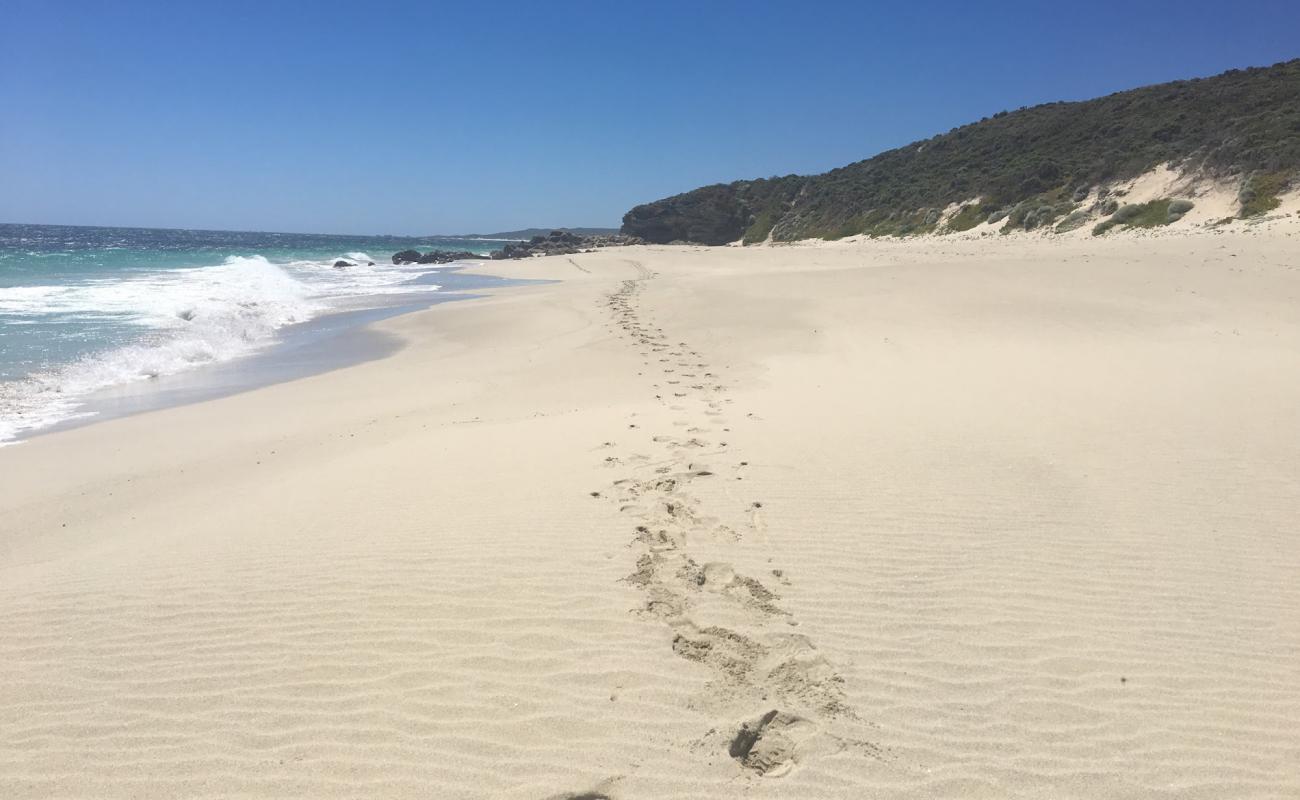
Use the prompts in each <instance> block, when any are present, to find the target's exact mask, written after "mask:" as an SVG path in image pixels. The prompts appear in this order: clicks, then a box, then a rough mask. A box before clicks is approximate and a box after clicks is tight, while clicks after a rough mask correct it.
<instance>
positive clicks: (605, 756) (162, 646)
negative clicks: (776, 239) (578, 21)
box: [0, 226, 1300, 799]
mask: <svg viewBox="0 0 1300 800" xmlns="http://www.w3.org/2000/svg"><path fill="white" fill-rule="evenodd" d="M1295 233H1296V232H1295V231H1294V230H1292V229H1290V228H1285V227H1284V226H1279V227H1278V228H1277V229H1275V230H1268V231H1258V232H1254V233H1245V234H1240V235H1233V234H1225V235H1219V234H1215V235H1214V236H1213V237H1211V236H1199V235H1197V236H1176V235H1162V236H1155V237H1145V238H1137V237H1133V238H1125V239H1119V238H1114V239H1111V238H1108V239H1106V240H1083V239H1080V240H1073V241H1068V242H1061V241H1047V240H1045V241H1043V242H1038V241H1034V240H1030V239H1028V238H1017V239H1016V240H1014V241H1013V240H1011V237H1001V238H999V239H997V240H966V241H962V240H943V239H935V240H929V241H903V242H873V243H868V244H861V243H822V244H817V245H782V246H780V247H766V248H743V249H742V248H695V247H654V246H637V247H627V248H613V249H609V250H603V251H597V252H594V253H585V254H579V255H574V256H570V257H552V258H544V259H528V260H521V261H510V262H505V261H492V262H489V263H485V264H482V265H479V266H476V267H474V268H472V269H473V270H478V269H483V270H490V271H491V272H492V274H494V275H497V276H500V277H503V278H507V279H513V278H525V277H526V278H542V279H546V280H551V281H557V282H554V283H547V284H544V285H524V286H517V287H512V288H511V289H510V290H509V291H501V292H496V291H492V292H490V293H487V294H486V295H484V296H483V297H480V298H478V299H477V300H476V302H474V303H442V304H439V306H438V307H437V308H430V309H424V310H420V311H415V312H413V313H408V314H401V315H398V316H394V317H391V318H388V319H384V320H382V321H379V322H376V323H373V324H370V325H367V326H365V327H364V330H367V331H371V332H373V333H375V334H376V335H380V336H385V337H392V338H393V339H394V340H398V341H400V342H401V346H400V347H398V348H396V349H394V350H393V351H391V352H389V353H387V354H385V355H384V356H383V357H381V358H378V359H373V360H367V361H363V362H361V363H357V364H354V365H351V366H347V367H344V368H341V369H336V370H332V371H329V372H324V373H318V374H313V375H311V376H308V377H304V378H301V379H298V380H293V381H290V382H287V383H277V384H274V385H269V386H262V387H259V388H255V389H251V390H249V391H241V392H239V393H238V394H233V395H229V396H226V397H222V398H220V399H215V400H206V401H203V402H197V403H193V404H188V405H183V406H171V407H168V408H164V409H160V410H153V411H149V412H146V413H141V414H137V415H134V416H130V417H121V418H117V419H112V420H105V421H102V422H101V423H100V424H93V425H87V426H82V427H78V428H75V429H72V430H65V431H59V432H57V433H51V434H49V435H41V436H37V437H33V438H31V439H29V440H28V441H26V442H25V443H24V445H23V446H22V447H12V448H0V469H4V470H6V475H7V476H10V477H8V478H7V479H6V481H5V482H4V485H3V486H2V487H0V492H2V493H3V495H2V496H3V498H4V503H3V506H4V508H5V514H4V515H3V522H0V552H2V553H4V558H3V559H2V560H0V609H3V611H2V612H0V793H3V794H5V795H6V796H9V797H15V798H22V797H38V796H49V795H86V794H93V795H95V796H97V797H105V798H112V797H126V796H131V795H133V794H139V792H140V789H141V786H142V785H144V784H142V783H141V782H142V781H146V782H147V784H148V787H149V789H150V791H153V792H155V793H157V794H158V795H159V796H161V795H186V796H217V795H228V794H230V793H243V794H248V795H262V796H312V797H330V796H355V795H356V794H358V793H360V794H373V795H383V796H388V797H405V796H410V797H422V796H429V794H430V793H433V794H437V795H440V796H494V797H507V798H521V799H522V798H537V797H557V798H558V797H571V796H580V795H582V794H583V793H588V794H589V795H606V796H609V797H618V798H624V799H626V798H641V797H690V796H699V795H700V794H702V793H704V794H710V795H714V796H726V795H729V794H735V793H737V792H741V791H743V792H746V793H749V794H752V795H754V796H756V797H809V796H817V797H828V798H836V797H844V798H848V797H858V796H862V795H863V794H864V793H865V794H889V795H890V796H897V797H916V798H921V797H933V796H944V795H954V794H963V795H970V796H985V795H987V796H999V797H1007V796H1015V797H1030V796H1045V795H1060V794H1087V795H1105V796H1151V795H1157V794H1162V793H1168V792H1169V791H1170V789H1169V787H1171V786H1174V787H1178V788H1177V789H1176V791H1177V792H1178V793H1180V794H1183V793H1186V794H1191V795H1196V794H1205V795H1207V796H1208V795H1210V794H1221V793H1223V792H1224V791H1227V792H1228V793H1230V794H1233V795H1234V796H1247V795H1250V796H1260V797H1263V796H1270V795H1272V796H1280V795H1282V794H1284V793H1285V792H1286V791H1287V790H1288V788H1289V787H1292V786H1294V785H1297V783H1300V772H1297V768H1296V766H1295V763H1294V760H1293V759H1290V758H1289V754H1291V753H1293V752H1294V750H1295V748H1296V747H1297V746H1300V740H1298V739H1297V738H1296V734H1295V730H1296V727H1297V724H1300V688H1298V687H1300V681H1297V680H1296V678H1297V675H1296V673H1295V668H1294V666H1293V665H1292V659H1291V658H1290V654H1293V653H1294V652H1296V650H1297V649H1298V648H1300V628H1298V627H1297V626H1296V625H1295V624H1294V620H1296V619H1298V618H1300V588H1298V587H1297V586H1296V585H1295V582H1294V580H1293V576H1294V574H1295V570H1296V569H1297V568H1300V546H1298V545H1297V543H1296V541H1295V537H1294V536H1292V535H1291V528H1292V527H1293V523H1294V520H1295V519H1296V518H1297V516H1300V492H1297V490H1296V487H1295V485H1294V482H1293V481H1290V479H1289V476H1291V475H1294V474H1297V473H1300V454H1297V453H1296V451H1295V448H1294V446H1293V445H1292V444H1291V443H1292V442H1294V441H1296V440H1298V439H1300V419H1298V418H1297V417H1296V415H1295V413H1294V409H1295V408H1297V407H1300V379H1297V377H1296V376H1295V375H1294V374H1293V372H1291V371H1287V370H1285V369H1280V368H1279V366H1280V365H1282V364H1286V363H1290V362H1291V361H1293V360H1294V358H1295V356H1296V354H1297V353H1300V318H1298V317H1297V316H1296V313H1295V309H1296V305H1295V298H1296V297H1300V272H1297V271H1296V265H1295V262H1294V252H1295V249H1294V242H1295ZM771 712H776V713H775V714H771ZM769 715H770V716H769ZM745 731H750V732H753V731H759V732H760V733H761V735H756V736H751V737H750V738H748V739H746V738H745V736H743V735H742V734H743V733H744V732H745ZM738 742H739V744H737V743H738ZM88 765H93V766H94V769H93V770H91V769H87V766H88ZM1225 787H1226V788H1225Z"/></svg>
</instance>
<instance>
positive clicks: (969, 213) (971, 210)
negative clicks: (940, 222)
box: [948, 203, 993, 232]
mask: <svg viewBox="0 0 1300 800" xmlns="http://www.w3.org/2000/svg"><path fill="white" fill-rule="evenodd" d="M991 213H993V209H991V208H989V207H987V206H985V205H984V204H983V203H967V204H966V205H964V206H962V207H961V210H960V211H958V212H957V213H956V214H954V215H953V217H952V219H950V220H948V230H950V231H954V232H961V231H968V230H970V229H971V228H974V227H975V226H976V225H979V224H980V223H981V222H983V221H984V220H986V219H988V218H989V214H991Z"/></svg>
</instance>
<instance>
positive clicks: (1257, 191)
mask: <svg viewBox="0 0 1300 800" xmlns="http://www.w3.org/2000/svg"><path fill="white" fill-rule="evenodd" d="M1287 177H1288V176H1287V175H1286V174H1285V173H1282V172H1270V173H1260V172H1256V173H1255V174H1253V175H1251V176H1250V177H1249V178H1247V179H1246V181H1245V183H1243V184H1242V187H1241V191H1240V192H1239V193H1238V195H1237V199H1238V200H1240V201H1241V218H1242V219H1245V218H1247V217H1258V216H1260V215H1261V214H1267V213H1268V212H1270V211H1272V210H1273V209H1275V208H1277V207H1278V206H1280V205H1281V204H1282V200H1281V199H1280V198H1279V197H1278V195H1279V194H1281V193H1282V192H1283V191H1284V190H1285V189H1286V185H1287Z"/></svg>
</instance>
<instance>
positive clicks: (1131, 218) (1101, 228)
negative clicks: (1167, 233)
mask: <svg viewBox="0 0 1300 800" xmlns="http://www.w3.org/2000/svg"><path fill="white" fill-rule="evenodd" d="M1175 203H1178V208H1181V209H1182V211H1179V212H1172V213H1171V212H1170V207H1171V206H1173V205H1174V204H1175ZM1191 208H1192V202H1191V201H1190V200H1169V199H1167V198H1166V199H1160V200H1152V201H1150V202H1148V203H1137V204H1129V205H1126V206H1120V207H1119V209H1118V210H1117V211H1116V212H1115V213H1114V214H1112V215H1111V216H1110V218H1109V219H1106V220H1102V221H1101V222H1100V223H1098V224H1097V225H1096V226H1095V227H1094V228H1093V229H1092V233H1093V235H1094V236H1100V235H1102V234H1104V233H1106V232H1107V231H1109V230H1111V229H1113V228H1115V227H1117V226H1120V225H1122V226H1124V227H1125V228H1157V227H1160V226H1161V225H1168V224H1169V223H1171V222H1176V221H1178V220H1179V219H1181V218H1182V216H1183V214H1186V213H1187V212H1188V211H1189V210H1191Z"/></svg>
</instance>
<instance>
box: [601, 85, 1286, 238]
mask: <svg viewBox="0 0 1300 800" xmlns="http://www.w3.org/2000/svg"><path fill="white" fill-rule="evenodd" d="M1162 164H1170V165H1172V166H1173V167H1174V168H1176V169H1178V170H1180V171H1181V172H1183V173H1184V174H1195V175H1201V176H1204V177H1206V178H1207V179H1213V180H1216V181H1229V182H1235V185H1236V186H1237V187H1238V188H1239V190H1240V209H1239V211H1238V213H1239V214H1240V215H1242V216H1249V215H1252V214H1259V213H1264V212H1266V211H1268V210H1271V209H1272V208H1273V207H1275V206H1276V205H1277V200H1276V197H1277V195H1278V194H1279V193H1281V192H1282V191H1284V190H1285V189H1286V188H1287V187H1288V186H1289V185H1291V184H1293V182H1294V181H1295V179H1296V178H1297V176H1300V59H1296V60H1293V61H1287V62H1284V63H1280V64H1275V65H1273V66H1271V67H1260V68H1252V69H1245V70H1231V71H1229V72H1225V73H1223V74H1222V75H1216V76H1215V77H1212V78H1197V79H1192V80H1185V81H1174V82H1172V83H1163V84H1159V85H1156V86H1147V87H1144V88H1140V89H1133V90H1131V91H1125V92H1119V93H1117V94H1112V95H1108V96H1106V97H1101V98H1098V99H1095V100H1087V101H1083V102H1072V103H1065V102H1059V103H1048V104H1045V105H1040V106H1035V107H1033V108H1022V109H1020V110H1019V111H1012V112H1005V111H1004V112H1001V113H999V114H995V115H994V116H992V117H989V118H986V119H983V120H980V121H979V122H975V123H972V124H970V125H965V126H963V127H960V128H955V129H953V130H951V131H949V132H948V133H945V134H941V135H938V136H935V137H933V138H930V139H927V140H925V141H921V142H915V143H913V144H910V145H907V146H906V147H900V148H898V149H896V150H890V151H888V152H884V153H881V154H880V155H877V156H875V157H873V158H869V159H867V160H865V161H859V162H857V163H855V164H850V165H848V166H846V167H840V168H839V169H833V170H831V171H830V172H826V173H823V174H821V175H813V176H799V175H787V176H785V177H778V178H768V179H759V180H749V181H736V182H735V183H730V184H717V185H713V186H705V187H702V188H699V189H696V190H694V191H690V192H686V193H685V194H679V195H676V196H674V197H669V198H665V199H663V200H657V201H655V202H652V203H646V204H644V205H640V206H637V207H636V208H633V209H632V210H631V211H629V212H628V213H627V214H626V215H625V216H624V217H623V232H624V233H625V234H628V235H632V236H639V237H641V238H642V239H645V240H647V241H650V242H658V243H667V242H672V241H688V242H698V243H702V244H726V243H729V242H734V241H737V240H741V239H743V240H744V241H745V242H746V243H755V242H762V241H764V240H766V239H767V238H768V237H769V236H770V237H771V238H772V239H774V240H776V241H793V240H796V239H806V238H828V239H836V238H841V237H844V236H851V235H854V234H868V235H872V236H881V235H906V234H913V233H931V232H943V231H947V230H967V229H970V228H973V227H975V226H976V225H979V224H982V223H985V222H990V221H992V222H999V221H1001V220H1002V219H1005V220H1006V222H1005V223H1004V224H1003V226H1002V227H1003V229H1004V230H1014V229H1033V228H1043V227H1047V226H1054V227H1061V228H1062V229H1069V228H1070V227H1080V226H1082V225H1083V224H1086V223H1088V222H1089V221H1091V220H1093V219H1096V218H1098V215H1100V216H1101V217H1103V218H1104V217H1107V216H1114V215H1116V213H1117V212H1119V216H1121V217H1122V219H1110V220H1105V221H1104V222H1103V223H1102V224H1100V225H1098V226H1097V232H1098V233H1101V232H1104V231H1105V230H1107V229H1109V228H1111V227H1114V226H1115V225H1121V224H1123V225H1129V224H1134V223H1135V222H1137V223H1138V224H1142V221H1143V220H1145V221H1146V222H1147V223H1150V224H1166V223H1168V222H1172V221H1176V220H1177V219H1178V218H1179V217H1180V216H1181V214H1180V212H1179V211H1178V210H1177V209H1178V208H1180V206H1178V205H1175V206H1174V208H1173V209H1170V208H1168V205H1169V202H1173V203H1175V204H1177V203H1179V202H1180V201H1176V200H1174V201H1166V202H1165V203H1164V205H1163V206H1161V207H1159V208H1154V207H1149V206H1148V207H1141V208H1138V207H1134V206H1122V205H1120V204H1119V203H1118V202H1116V201H1115V200H1114V199H1113V198H1111V199H1108V198H1107V197H1106V192H1105V190H1104V188H1100V187H1104V186H1106V185H1108V184H1112V183H1115V182H1118V181H1123V180H1127V179H1131V178H1135V177H1137V176H1139V175H1142V174H1143V173H1146V172H1148V171H1150V170H1152V169H1154V168H1156V167H1157V166H1159V165H1162ZM1085 203H1091V205H1090V206H1088V207H1087V208H1085V207H1084V204H1085ZM954 206H955V207H956V208H957V211H956V212H955V213H954V212H953V211H952V209H953V207H954ZM945 209H948V211H949V213H947V214H945V213H944V210H945ZM1107 222H1109V223H1111V224H1110V225H1107V224H1106V223H1107Z"/></svg>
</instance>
